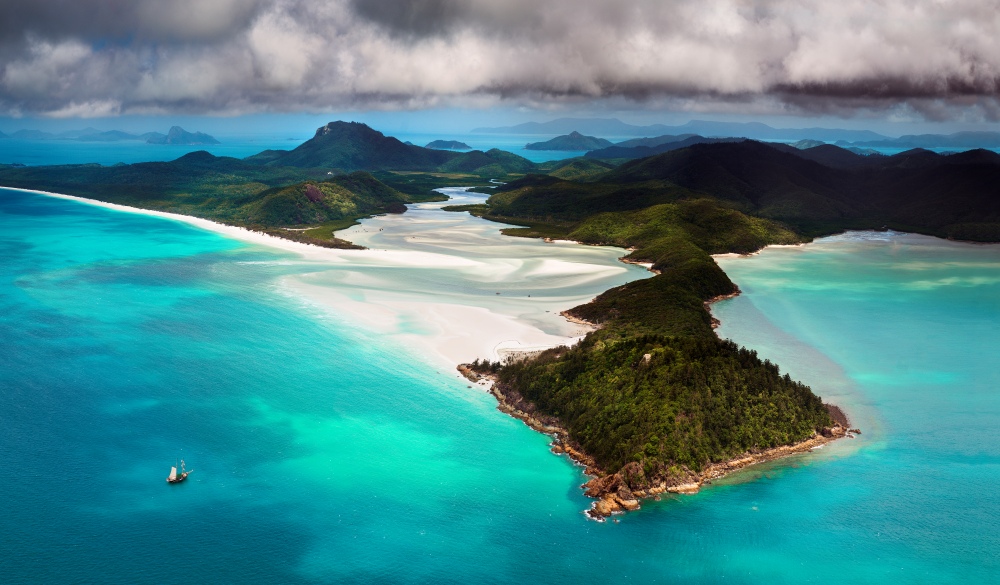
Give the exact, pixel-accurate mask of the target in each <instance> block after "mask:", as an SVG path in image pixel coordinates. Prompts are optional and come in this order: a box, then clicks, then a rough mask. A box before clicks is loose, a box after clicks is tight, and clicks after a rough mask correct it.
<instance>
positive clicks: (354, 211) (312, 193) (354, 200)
mask: <svg viewBox="0 0 1000 585" xmlns="http://www.w3.org/2000/svg"><path fill="white" fill-rule="evenodd" d="M0 185H4V186H8V187H24V188H30V189H41V190H44V191H53V192H58V193H66V194H69V195H78V196H81V197H87V198H90V199H96V200H99V201H107V202H110V203H119V204H122V205H129V206H133V207H139V208H143V209H155V210H159V211H170V212H174V213H181V214H185V215H193V216H196V217H203V218H206V219H211V220H214V221H219V222H222V223H227V224H231V225H239V226H244V227H249V228H251V229H255V230H258V231H265V232H267V233H272V234H274V235H280V236H282V237H285V238H289V239H294V240H299V241H304V242H308V243H314V244H319V245H325V246H336V247H344V246H348V245H349V244H348V243H347V242H344V241H343V240H338V239H336V238H334V237H333V230H332V229H331V228H334V227H336V229H343V228H346V227H348V226H350V225H351V224H353V223H354V222H355V220H357V219H358V218H361V217H366V216H369V215H372V214H375V213H387V212H388V213H392V212H397V213H398V212H402V211H405V206H404V204H405V203H407V202H411V201H417V200H424V199H425V198H422V197H421V196H420V195H410V194H406V193H403V192H400V191H398V190H396V189H393V188H391V187H389V186H387V185H385V184H383V183H382V182H380V181H379V180H377V179H376V178H375V177H373V176H372V175H371V174H369V173H365V172H355V173H350V174H345V175H328V174H326V172H321V171H317V170H311V169H299V168H294V167H262V166H260V165H255V164H248V163H246V162H244V161H240V160H237V159H233V158H226V157H215V156H212V155H211V154H209V153H207V152H195V153H191V154H188V155H185V156H183V157H181V158H179V159H177V160H175V161H171V162H162V163H161V162H157V163H138V164H133V165H116V166H111V167H103V166H100V165H66V166H58V167H5V168H0ZM300 226H306V227H312V228H314V229H310V230H308V231H293V230H287V229H284V228H296V227H300Z"/></svg>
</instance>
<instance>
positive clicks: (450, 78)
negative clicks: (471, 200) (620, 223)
mask: <svg viewBox="0 0 1000 585" xmlns="http://www.w3.org/2000/svg"><path fill="white" fill-rule="evenodd" d="M566 116H585V117H586V116H594V117H618V118H620V119H623V120H626V121H629V122H632V123H657V122H660V123H668V124H673V123H683V122H686V121H688V120H690V119H713V120H738V121H746V120H759V121H763V122H765V123H769V124H771V125H774V126H779V127H804V126H811V125H824V126H827V127H831V126H832V127H849V128H871V129H875V130H881V131H884V132H889V133H892V129H897V130H900V131H897V132H895V133H896V134H900V133H904V132H905V131H910V130H912V131H935V130H937V131H947V130H959V129H998V128H1000V124H998V122H1000V0H924V1H919V0H906V1H902V0H864V1H862V0H837V1H831V0H795V1H791V0H768V1H763V0H761V1H757V0H696V1H694V0H692V1H687V0H677V1H664V0H632V1H628V0H618V1H606V0H545V1H539V0H502V1H500V0H329V1H310V0H211V1H202V0H75V1H66V0H3V2H2V3H0V130H6V129H9V128H10V129H12V128H14V127H32V128H59V127H82V126H87V125H92V126H96V127H98V128H101V129H110V128H112V127H113V128H120V129H125V130H143V131H144V130H149V129H160V128H161V127H166V126H169V125H172V124H174V123H177V121H185V123H186V124H187V126H190V127H193V128H196V129H199V130H206V131H216V132H218V131H219V130H220V129H222V128H228V129H229V130H232V129H234V128H238V127H240V126H243V127H270V126H274V127H279V126H282V125H283V124H285V125H287V124H296V125H298V124H301V125H311V126H312V127H315V126H318V125H320V124H322V123H323V122H322V121H324V120H329V119H357V120H361V121H372V122H374V123H376V124H378V123H379V122H381V123H383V124H384V125H387V126H391V127H395V128H397V129H398V128H399V127H401V126H405V127H408V129H410V130H414V131H427V130H429V129H430V128H431V127H433V128H436V129H444V130H451V129H453V128H454V130H456V131H458V130H460V129H463V130H468V129H470V128H471V127H475V126H482V125H505V124H513V123H518V122H523V121H528V120H535V121H544V120H549V119H554V118H559V117H566ZM139 126H141V127H139Z"/></svg>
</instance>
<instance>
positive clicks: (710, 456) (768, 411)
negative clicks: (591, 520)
mask: <svg viewBox="0 0 1000 585" xmlns="http://www.w3.org/2000/svg"><path fill="white" fill-rule="evenodd" d="M646 356H648V357H646ZM499 379H500V382H501V383H503V384H508V385H511V386H514V387H516V388H517V389H518V390H519V391H520V393H521V394H522V395H523V396H524V398H526V399H528V400H531V401H532V402H534V403H535V404H536V405H537V406H538V407H539V408H540V409H542V410H543V411H544V412H547V413H551V414H553V415H556V416H558V417H559V419H560V420H561V421H562V423H563V425H564V426H565V428H566V429H567V430H568V431H569V433H570V435H571V436H572V438H573V439H574V440H575V441H576V442H578V443H579V444H580V445H582V446H583V447H584V449H585V450H586V452H587V453H588V454H589V455H590V456H591V457H593V458H594V459H595V460H596V461H597V462H598V463H599V465H600V466H601V467H603V468H604V469H605V470H610V471H617V470H619V469H621V468H622V467H623V466H624V465H625V464H627V463H629V462H632V461H637V462H640V463H641V464H642V469H643V472H644V474H645V476H646V477H647V479H648V480H649V482H648V483H652V482H654V481H658V480H661V479H663V478H666V477H668V476H671V475H672V476H674V477H677V476H682V475H685V473H684V470H685V468H686V469H690V470H695V471H699V470H701V469H702V468H703V467H704V465H705V464H706V463H708V462H710V461H720V460H724V459H729V458H732V457H733V456H735V455H738V454H740V453H744V452H746V451H750V450H756V449H763V448H769V447H776V446H779V445H786V444H790V443H794V442H797V441H800V440H802V439H804V438H806V437H809V436H811V435H812V434H813V433H814V432H815V431H816V429H818V428H820V427H823V426H827V425H829V424H830V422H829V417H828V415H827V412H826V409H825V407H824V406H823V403H822V401H821V400H820V399H819V398H818V397H817V396H816V395H815V394H813V393H812V392H811V391H810V390H809V388H807V387H806V386H803V385H802V384H799V383H797V382H793V381H792V380H791V379H790V378H789V377H788V376H787V375H785V376H782V375H781V374H780V373H779V371H778V368H777V366H775V365H774V364H771V363H769V362H762V361H761V360H760V359H759V358H758V357H757V355H756V353H754V352H752V351H749V350H746V349H741V348H739V347H737V346H736V345H735V344H734V343H732V342H724V341H719V340H718V339H716V338H714V337H712V336H710V335H698V336H680V337H669V336H663V335H640V336H632V337H627V338H623V339H618V340H615V341H612V340H609V339H608V338H607V337H606V336H601V335H591V336H589V337H588V338H587V339H586V340H585V341H584V342H583V343H581V344H579V345H578V346H576V347H574V348H572V349H569V350H566V349H561V350H549V351H547V352H545V353H544V354H542V355H541V356H539V357H538V358H536V359H535V360H533V361H530V362H518V363H513V364H510V365H507V366H505V367H503V368H501V369H500V373H499Z"/></svg>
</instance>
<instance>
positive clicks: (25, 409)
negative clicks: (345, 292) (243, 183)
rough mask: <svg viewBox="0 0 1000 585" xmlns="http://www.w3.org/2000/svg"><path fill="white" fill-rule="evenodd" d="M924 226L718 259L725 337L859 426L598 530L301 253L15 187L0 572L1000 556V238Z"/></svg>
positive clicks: (6, 238)
mask: <svg viewBox="0 0 1000 585" xmlns="http://www.w3.org/2000/svg"><path fill="white" fill-rule="evenodd" d="M927 241H928V240H919V239H918V240H916V241H915V242H914V241H911V240H905V239H904V240H897V241H894V242H889V243H885V242H861V243H854V244H851V246H848V247H844V246H840V245H839V244H836V243H834V244H832V245H831V244H823V243H821V244H817V245H815V246H808V247H805V248H796V249H792V252H793V253H786V250H789V249H771V250H768V251H766V252H765V253H763V254H761V255H759V256H756V257H753V258H749V259H740V260H735V261H728V262H726V264H725V267H726V269H727V271H729V273H730V274H731V275H733V278H734V280H735V281H736V282H738V283H739V284H740V286H741V287H742V288H743V289H744V291H745V294H744V295H743V296H741V297H739V298H737V299H735V300H734V301H731V302H729V303H727V304H723V305H720V306H718V307H717V309H716V311H717V313H718V314H719V315H720V317H721V318H722V320H723V322H724V326H723V329H722V331H723V334H724V335H729V336H731V337H733V338H735V339H738V340H740V342H741V343H745V344H747V345H750V346H751V347H756V348H758V349H759V350H760V351H761V352H762V353H763V354H764V355H765V356H768V357H771V358H772V359H775V360H777V361H778V363H781V364H783V365H786V364H787V366H788V369H789V370H791V371H792V373H793V374H794V375H795V376H797V377H799V378H802V379H804V380H805V381H807V382H808V383H810V384H812V385H813V386H814V388H816V390H817V391H818V392H819V393H821V394H824V395H825V396H827V397H831V398H833V399H834V400H835V401H838V402H840V403H841V404H843V405H844V406H845V408H846V409H847V410H848V411H849V412H851V414H852V416H854V417H855V422H856V423H857V424H858V425H860V426H862V428H863V429H864V435H862V438H860V439H858V440H855V441H853V442H849V441H846V440H845V441H840V442H839V443H835V444H833V445H829V446H827V447H826V448H824V449H823V450H820V451H817V452H814V453H812V454H809V455H806V456H803V457H798V458H796V459H794V460H789V461H785V462H781V463H777V464H772V465H768V466H764V467H761V468H759V469H756V470H754V471H753V472H751V473H747V474H743V475H741V476H737V477H735V478H732V479H730V480H727V481H724V482H720V483H719V484H717V485H714V486H711V487H710V488H709V489H706V490H703V491H702V492H701V493H699V494H697V495H694V496H685V497H670V498H665V499H664V500H663V501H661V502H651V503H649V504H647V505H645V506H644V507H643V509H642V510H640V511H639V512H636V513H632V514H628V515H625V516H623V517H621V518H620V523H614V522H607V523H603V524H599V523H595V522H592V521H588V520H586V519H585V518H584V516H583V515H582V514H581V511H582V510H583V509H585V508H586V507H587V505H588V502H587V500H586V499H585V498H584V497H583V496H582V495H581V492H580V490H579V488H578V486H579V484H580V483H582V481H583V479H584V477H583V476H582V475H581V473H580V470H579V469H578V468H576V467H574V466H572V465H571V464H570V463H568V462H567V461H566V459H565V458H562V457H557V456H554V455H552V454H550V453H549V452H548V451H547V443H548V440H547V438H546V437H543V436H541V435H538V434H537V433H534V432H533V431H531V430H529V429H527V428H526V427H525V426H524V425H522V424H521V423H519V422H517V421H514V420H513V419H510V418H508V417H506V416H505V415H502V414H500V413H499V412H497V411H496V410H495V403H494V402H493V400H492V398H491V397H489V396H488V395H486V394H484V393H483V392H481V391H479V390H476V389H469V388H467V387H466V385H465V384H463V383H461V382H459V381H456V380H455V378H454V377H453V375H452V373H451V372H443V371H438V370H435V368H434V367H433V366H431V365H429V362H428V361H426V360H424V359H422V358H421V357H420V356H415V355H407V354H405V353H403V351H401V350H400V349H399V348H398V347H395V346H393V345H391V344H390V343H388V342H386V341H385V340H383V339H380V338H378V337H377V336H373V335H371V334H368V333H366V332H365V331H359V330H352V329H350V328H348V327H346V326H344V325H343V324H342V323H340V322H339V321H338V320H337V319H336V318H333V317H331V316H330V314H328V313H324V312H321V311H319V310H317V309H314V308H311V307H310V306H309V305H307V304H303V303H297V302H295V300H294V299H292V298H289V297H288V295H287V294H284V293H283V292H281V291H280V290H279V289H278V288H277V287H278V284H277V282H278V280H279V278H280V277H281V276H283V275H285V274H287V273H288V271H292V270H297V269H298V268H296V266H295V264H294V263H290V262H287V260H289V258H290V256H289V255H287V254H285V253H282V252H275V251H271V250H267V249H263V248H258V247H252V246H248V245H244V244H241V243H238V242H234V241H230V240H227V239H225V238H223V237H221V236H218V235H215V234H212V233H207V232H204V231H201V230H198V229H195V228H192V227H190V226H187V225H185V224H182V223H178V222H174V221H171V220H165V219H159V218H152V217H146V216H141V215H133V214H128V213H121V212H115V211H110V210H106V209H102V208H97V207H91V206H87V205H83V204H79V203H75V202H71V201H64V200H58V199H53V198H46V197H43V196H38V195H31V194H25V193H20V192H13V191H8V190H0V417H2V418H0V460H2V461H3V462H4V465H5V468H6V470H7V481H5V482H2V483H0V534H2V535H3V546H2V548H0V567H2V569H3V580H4V582H8V583H189V582H192V581H194V582H205V583H311V582H329V583H333V582H337V583H341V582H363V583H371V582H414V583H429V582H434V583H442V582H443V583H469V582H507V583H521V582H546V583H581V582H593V583H598V582H601V583H603V582H609V581H617V582H637V583H652V582H659V583H664V582H666V583H679V582H685V583H690V582H698V583H760V582H770V583H804V582H828V581H831V580H846V581H848V582H851V583H884V582H887V581H891V582H899V583H928V582H932V583H940V582H954V583H965V582H988V581H991V580H995V576H996V574H997V571H998V569H1000V567H998V560H997V559H998V558H1000V554H998V553H1000V542H998V538H1000V536H998V535H1000V526H998V521H997V518H998V517H1000V504H998V502H997V499H996V497H995V494H996V486H997V485H998V480H1000V452H998V450H997V446H996V441H995V439H996V431H995V428H996V422H997V420H998V419H997V414H998V413H1000V396H998V393H997V390H996V389H997V387H998V384H997V382H998V381H1000V380H998V378H997V374H996V368H995V366H996V357H995V356H996V349H997V346H996V339H997V333H998V332H1000V331H998V324H1000V307H998V301H997V299H1000V295H998V292H1000V291H998V286H1000V284H998V283H1000V260H998V256H1000V255H998V254H997V248H996V247H987V246H969V245H958V244H948V245H947V247H945V248H943V249H939V248H936V247H934V246H933V245H931V244H927V243H926V242H927ZM929 241H930V242H932V243H933V242H938V241H937V240H929ZM838 246H839V247H838ZM893 266H900V268H899V269H898V270H894V269H892V267H893ZM180 457H183V458H184V459H185V460H186V461H187V463H188V466H189V467H192V468H194V470H195V471H194V473H193V474H192V475H191V478H190V479H189V480H188V481H187V482H186V483H184V484H180V485H176V486H170V485H167V484H166V482H165V481H164V478H165V476H166V474H167V471H168V469H169V466H170V465H172V464H173V462H174V461H175V459H177V458H180Z"/></svg>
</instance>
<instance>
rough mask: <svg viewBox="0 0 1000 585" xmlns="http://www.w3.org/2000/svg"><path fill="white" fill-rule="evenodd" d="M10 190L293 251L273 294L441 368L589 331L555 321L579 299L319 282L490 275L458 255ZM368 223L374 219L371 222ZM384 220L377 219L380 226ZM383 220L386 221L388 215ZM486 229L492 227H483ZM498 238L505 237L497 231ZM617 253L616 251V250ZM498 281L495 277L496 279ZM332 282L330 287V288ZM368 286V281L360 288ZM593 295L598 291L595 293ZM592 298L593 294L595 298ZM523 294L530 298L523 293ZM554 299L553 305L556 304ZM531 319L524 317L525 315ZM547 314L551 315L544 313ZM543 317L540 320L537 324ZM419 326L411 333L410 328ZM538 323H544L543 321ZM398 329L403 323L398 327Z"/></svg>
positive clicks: (597, 269)
mask: <svg viewBox="0 0 1000 585" xmlns="http://www.w3.org/2000/svg"><path fill="white" fill-rule="evenodd" d="M0 188H4V189H10V190H12V191H19V192H26V193H33V194H37V195H42V196H46V197H53V198H57V199H64V200H68V201H74V202H77V203H82V204H85V205H93V206H97V207H102V208H105V209H111V210H115V211H120V212H124V213H134V214H139V215H146V216H152V217H159V218H163V219H169V220H173V221H178V222H182V223H185V224H188V225H192V226H194V227H197V228H200V229H204V230H208V231H211V232H214V233H217V234H219V235H221V236H224V237H228V238H232V239H235V240H238V241H242V242H246V243H248V244H254V245H259V246H264V247H267V248H270V249H274V250H280V251H283V252H289V253H293V254H295V255H296V256H297V257H298V258H297V259H296V262H299V261H301V262H302V265H303V267H304V270H303V271H302V272H300V273H296V274H290V275H287V276H285V277H282V278H281V279H280V280H279V281H278V282H279V284H280V285H281V286H280V287H279V290H280V292H282V293H283V294H285V295H286V296H287V297H288V298H290V299H292V300H294V301H295V302H297V303H305V304H307V305H309V306H311V307H314V308H316V309H318V310H320V311H324V312H327V313H332V314H335V315H336V316H337V317H338V318H346V319H348V320H350V321H353V323H354V324H355V326H358V327H362V328H367V329H370V330H373V331H376V332H379V333H382V334H385V335H386V336H389V337H392V338H393V340H394V341H395V342H397V343H399V344H400V345H402V346H403V347H407V348H409V351H411V352H412V353H413V354H414V355H423V356H425V357H426V358H427V360H428V361H429V362H430V363H432V364H434V365H435V366H439V367H442V368H443V369H444V371H453V368H454V367H455V365H456V364H459V363H462V362H464V361H469V360H471V359H474V358H475V357H482V356H487V355H489V356H491V357H492V359H504V358H505V357H506V354H507V353H518V352H521V351H524V350H530V351H538V352H540V351H543V350H545V349H548V348H551V347H557V346H560V345H565V344H572V343H575V342H576V341H578V340H579V339H580V337H581V336H582V335H585V334H586V333H587V332H589V331H590V330H592V329H593V326H592V325H590V324H586V323H579V322H577V323H575V322H572V321H567V320H564V319H562V318H561V317H559V315H558V311H559V307H564V306H566V305H570V306H572V305H573V304H580V303H584V302H587V300H589V299H590V298H592V297H591V296H588V297H586V298H583V297H580V298H569V297H566V298H563V297H552V298H545V297H544V296H543V295H538V294H536V295H535V296H534V297H533V298H528V299H526V298H515V299H513V300H512V299H511V297H510V296H503V297H499V298H502V299H504V300H503V302H504V303H511V302H514V303H521V304H520V305H518V306H516V307H514V308H513V309H510V310H508V309H507V308H506V305H504V306H494V304H495V303H482V304H480V305H476V304H473V303H474V302H475V299H472V300H471V301H470V300H468V299H465V298H451V297H441V296H439V295H428V294H421V295H416V294H405V293H406V292H407V291H399V290H389V289H387V288H386V287H383V288H382V289H379V288H378V287H374V288H370V289H358V288H356V287H346V288H345V287H342V286H336V285H337V284H338V283H337V282H335V281H333V280H331V279H327V280H323V276H324V274H323V273H324V271H329V270H351V269H355V268H356V269H358V270H359V271H360V270H367V269H372V268H376V269H378V268H388V269H393V270H398V269H404V270H411V269H423V268H432V269H440V268H447V269H452V270H458V271H461V272H463V273H464V272H466V271H467V272H469V273H473V274H477V273H484V272H487V271H492V270H494V269H495V268H496V267H495V266H493V265H490V264H487V263H484V262H483V261H481V260H477V259H471V258H460V257H459V256H458V255H447V254H442V253H436V252H434V251H422V250H419V249H414V250H410V249H389V250H386V249H379V248H377V247H373V248H372V249H362V250H351V249H342V248H326V247H322V246H315V245H312V244H307V243H303V242H297V241H294V240H289V239H284V238H281V237H277V236H272V235H269V234H265V233H260V232H254V231H251V230H249V229H246V228H243V227H238V226H231V225H226V224H222V223H219V222H215V221H212V220H209V219H204V218H199V217H194V216H189V215H183V214H178V213H171V212H164V211H157V210H150V209H143V208H138V207H132V206H127V205H121V204H116V203H108V202H104V201H99V200H96V199H88V198H85V197H79V196H76V195H66V194H63V193H54V192H49V191H42V190H36V189H24V188H16V187H0ZM372 219H373V220H375V219H377V218H372ZM384 219H385V218H382V219H379V221H382V220H384ZM389 219H390V220H391V219H392V218H389ZM490 229H491V230H492V227H491V228H490ZM497 237H498V238H505V239H506V236H501V235H499V234H497ZM616 253H617V252H616ZM573 266H576V267H578V269H588V268H589V269H590V273H589V274H590V276H593V277H594V278H597V277H600V276H601V275H602V274H605V273H607V271H608V269H607V267H606V266H603V265H596V264H594V265H589V266H588V265H585V264H573ZM565 268H566V265H564V266H563V267H562V268H560V266H558V265H556V264H555V263H549V264H546V265H545V266H543V267H542V268H541V269H536V270H535V271H534V272H535V274H536V275H539V276H544V275H545V274H547V273H548V271H552V272H551V274H552V275H557V274H562V272H560V270H563V271H564V270H565ZM501 276H502V275H501ZM331 284H333V285H335V286H331ZM366 284H367V283H366ZM599 292H600V291H598V293H599ZM595 294H597V293H595ZM528 296H529V297H530V296H531V295H528ZM557 302H558V303H559V304H557ZM527 309H530V310H532V311H534V312H536V313H538V315H534V316H533V318H531V319H525V318H524V312H525V310H527ZM547 310H551V314H550V313H549V312H548V311H547ZM539 319H545V321H539ZM414 322H419V323H420V327H417V328H416V329H417V331H416V332H413V331H409V330H407V329H412V327H411V326H409V324H412V323H414ZM543 323H544V324H543ZM401 324H403V325H401Z"/></svg>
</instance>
